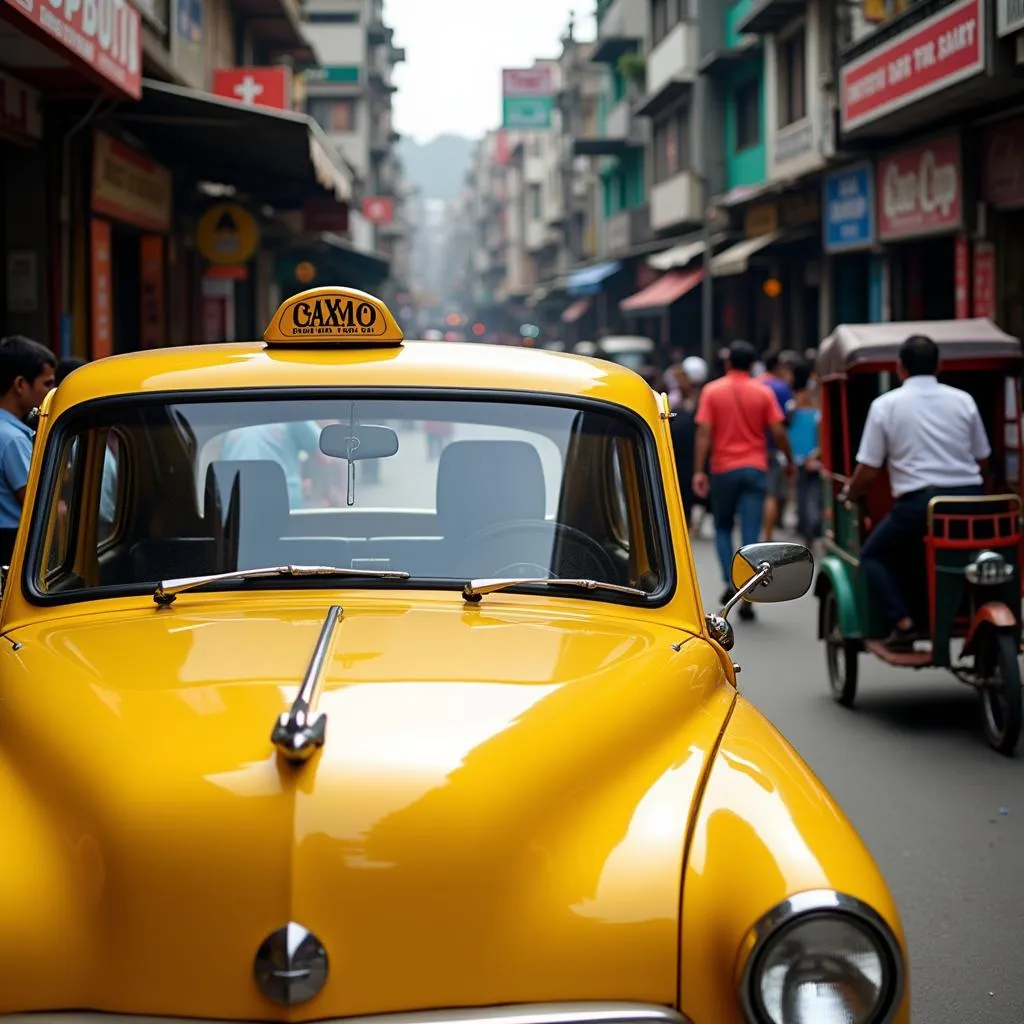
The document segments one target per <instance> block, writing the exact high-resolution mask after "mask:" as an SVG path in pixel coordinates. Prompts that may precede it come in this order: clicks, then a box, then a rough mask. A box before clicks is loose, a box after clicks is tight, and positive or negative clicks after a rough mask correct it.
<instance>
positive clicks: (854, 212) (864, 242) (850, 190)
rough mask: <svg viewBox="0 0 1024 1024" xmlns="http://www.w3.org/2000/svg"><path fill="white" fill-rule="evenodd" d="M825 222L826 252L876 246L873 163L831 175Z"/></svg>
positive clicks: (826, 180) (825, 204) (827, 189)
mask: <svg viewBox="0 0 1024 1024" xmlns="http://www.w3.org/2000/svg"><path fill="white" fill-rule="evenodd" d="M823 221H824V229H825V230H824V247H825V251H826V252H843V251H844V250H847V249H861V248H864V247H866V246H870V245H874V244H875V187H874V175H873V169H872V167H871V164H870V162H868V161H865V162H864V163H861V164H857V165H856V166H855V167H846V168H844V169H843V170H841V171H836V172H835V173H834V174H830V175H828V177H827V178H826V179H825V203H824V217H823Z"/></svg>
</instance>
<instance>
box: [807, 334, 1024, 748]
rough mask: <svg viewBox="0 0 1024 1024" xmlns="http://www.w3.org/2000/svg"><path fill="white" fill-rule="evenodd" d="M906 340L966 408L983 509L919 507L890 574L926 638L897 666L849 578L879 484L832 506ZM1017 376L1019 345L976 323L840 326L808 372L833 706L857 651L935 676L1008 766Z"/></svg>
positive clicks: (1014, 712)
mask: <svg viewBox="0 0 1024 1024" xmlns="http://www.w3.org/2000/svg"><path fill="white" fill-rule="evenodd" d="M913 334H925V335H927V336H928V337H930V338H933V339H934V340H935V342H936V343H937V344H938V346H939V353H940V363H939V380H940V381H942V382H943V383H946V384H949V385H951V386H953V387H957V388H962V389H963V390H965V391H968V392H970V394H971V395H973V396H974V399H975V401H976V402H977V405H978V409H979V410H980V412H981V416H982V420H983V421H984V424H985V430H986V432H987V434H988V438H989V442H990V444H991V446H992V456H991V458H990V460H989V464H988V468H987V472H986V479H985V481H984V486H985V494H984V495H983V496H978V497H970V498H968V497H964V496H962V495H961V496H949V497H944V496H942V495H939V496H937V497H935V498H933V499H932V500H931V502H929V506H928V513H927V525H926V536H925V539H924V544H923V545H922V546H921V549H920V550H913V551H908V552H906V566H905V567H903V569H902V571H901V574H900V578H901V579H902V580H903V581H904V586H905V589H906V591H907V593H906V596H907V598H908V600H909V601H910V604H911V609H912V611H913V612H914V619H915V622H917V623H920V624H925V623H927V625H928V636H927V639H926V640H924V641H923V642H922V643H919V644H916V645H915V649H914V650H912V651H900V652H897V651H894V650H891V649H890V648H888V647H887V646H885V644H883V642H882V640H883V638H884V637H885V636H886V635H887V634H888V631H889V626H890V624H889V623H886V622H884V621H882V616H881V614H880V612H879V610H878V607H877V602H875V601H873V600H872V596H871V595H870V594H869V593H868V590H867V584H866V580H865V579H864V577H863V574H862V573H861V572H860V571H859V556H860V550H861V545H862V544H863V542H864V541H865V540H866V539H867V537H868V535H869V534H870V532H871V530H872V528H873V526H874V524H876V523H878V522H879V521H880V520H881V519H882V517H883V516H885V515H886V513H887V512H888V511H889V508H890V506H891V505H892V497H891V492H890V488H889V477H888V473H887V472H886V470H885V469H883V470H882V471H881V472H880V473H879V474H878V476H877V477H876V478H875V480H874V481H873V484H872V488H871V490H870V491H869V492H868V494H867V495H865V496H864V498H863V499H862V500H861V501H859V502H858V503H856V505H853V504H848V503H846V502H845V501H840V500H839V493H840V491H841V490H842V488H843V486H844V485H845V484H846V483H847V482H848V480H849V477H850V476H851V475H852V473H853V470H854V467H855V465H856V455H857V448H858V446H859V444H860V438H861V433H862V431H863V429H864V424H865V421H866V418H867V413H868V407H869V406H870V405H871V402H872V401H873V400H874V399H875V398H877V397H878V396H879V395H880V394H882V393H884V392H885V391H888V390H889V389H891V388H893V387H898V386H899V377H898V376H897V366H898V352H899V348H900V345H901V344H902V343H903V342H904V341H905V340H906V339H907V338H908V337H909V336H910V335H913ZM1021 364H1022V353H1021V343H1020V341H1019V339H1017V338H1014V337H1011V336H1010V335H1008V334H1005V333H1004V332H1003V331H1001V330H1000V329H999V328H998V327H996V326H995V325H994V324H993V323H992V322H991V321H989V320H986V319H972V320H947V321H927V322H921V323H874V324H843V325H841V326H839V327H837V328H836V329H835V331H834V332H833V333H832V334H831V335H830V336H829V337H828V338H827V339H826V340H825V341H824V342H823V343H822V345H821V347H820V348H819V351H818V358H817V372H818V378H819V381H820V387H821V431H820V441H821V460H822V502H823V506H824V507H823V514H824V515H823V533H824V537H823V543H824V549H825V550H824V558H823V559H822V561H821V569H820V572H819V575H818V578H817V580H816V582H815V589H814V593H815V596H816V597H817V598H818V602H819V604H818V608H819V610H818V637H819V639H821V640H823V641H824V643H825V654H826V661H827V667H828V678H829V683H830V685H831V688H832V693H833V696H834V697H835V699H836V700H837V701H838V702H839V703H840V704H843V705H845V706H847V707H851V706H852V705H853V703H854V700H855V698H856V694H857V665H858V657H859V655H860V654H861V652H862V651H868V652H870V653H871V654H873V655H875V656H877V657H878V658H881V659H882V660H883V661H885V662H887V663H888V664H890V665H893V666H896V667H905V668H915V669H921V668H945V669H949V670H950V671H951V672H952V673H953V674H954V675H955V676H956V678H957V679H959V680H960V681H961V682H964V683H967V684H969V685H971V686H973V687H975V688H976V689H977V690H978V692H979V694H980V696H981V706H982V712H983V713H982V727H983V729H984V732H985V736H986V739H987V740H988V742H989V744H991V746H992V747H993V748H994V749H996V750H998V751H999V752H1000V753H1003V754H1008V755H1009V754H1012V753H1013V751H1014V749H1015V747H1016V745H1017V741H1018V739H1019V737H1020V732H1021V675H1020V663H1019V660H1018V656H1019V652H1020V644H1021V577H1022V573H1021V567H1022V564H1024V512H1022V501H1021V405H1020V393H1021V392H1020V376H1021ZM922 632H923V630H922Z"/></svg>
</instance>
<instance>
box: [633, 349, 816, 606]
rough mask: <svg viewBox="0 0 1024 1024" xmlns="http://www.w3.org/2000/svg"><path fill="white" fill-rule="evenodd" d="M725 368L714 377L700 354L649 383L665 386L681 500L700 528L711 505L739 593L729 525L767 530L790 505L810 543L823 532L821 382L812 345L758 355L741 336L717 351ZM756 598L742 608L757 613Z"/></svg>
mask: <svg viewBox="0 0 1024 1024" xmlns="http://www.w3.org/2000/svg"><path fill="white" fill-rule="evenodd" d="M720 359H721V362H722V369H723V370H724V373H723V374H722V375H721V376H720V377H718V378H717V379H715V380H709V377H710V368H709V367H708V365H707V363H706V362H705V360H703V359H701V358H700V357H699V356H688V357H687V358H685V359H683V360H682V361H681V362H679V363H676V364H675V365H673V366H671V367H670V368H669V369H668V371H667V372H666V373H665V375H664V377H663V379H658V378H657V377H656V376H654V375H653V374H652V375H650V376H649V380H650V382H651V384H652V385H653V386H655V387H659V388H664V390H665V391H666V392H667V394H668V398H669V404H670V406H671V409H672V412H673V414H674V415H673V417H672V428H671V429H672V442H673V446H674V450H675V459H676V471H677V475H678V477H679V486H680V490H681V492H682V498H683V507H684V508H685V509H686V510H687V513H688V515H689V517H690V527H691V530H693V531H694V532H697V533H699V532H700V530H701V527H702V525H703V523H704V520H705V518H706V516H707V515H708V514H710V515H711V516H712V518H713V520H714V527H715V546H716V550H717V553H718V558H719V562H720V564H721V570H722V578H723V581H724V583H725V590H724V593H723V595H722V600H723V601H727V600H728V599H729V598H730V597H731V596H732V594H733V589H732V583H731V577H730V567H731V564H732V556H733V552H734V551H735V549H736V548H735V542H734V538H733V534H734V531H735V527H736V521H737V519H738V520H739V526H740V541H741V543H742V544H753V543H756V542H757V541H758V540H760V539H764V540H771V539H772V537H773V536H774V534H775V531H776V530H777V529H778V528H779V526H780V525H781V523H782V520H783V515H784V513H785V511H786V510H787V508H789V507H791V506H792V507H793V508H794V509H795V511H796V525H797V532H798V534H799V535H800V537H801V538H802V539H803V540H804V542H805V543H807V544H813V543H814V541H815V540H816V539H817V538H818V537H819V536H820V535H821V464H820V461H819V457H820V452H819V450H818V423H819V419H820V413H819V409H818V387H817V379H816V377H815V373H814V364H813V361H812V359H811V354H809V353H808V354H800V353H798V352H795V351H792V350H783V351H781V352H773V353H769V354H768V355H766V356H765V357H764V359H763V361H759V360H758V357H757V353H756V351H755V349H754V347H753V346H752V345H750V344H749V343H748V342H745V341H735V342H733V343H732V344H731V345H730V346H729V347H728V348H727V349H723V350H722V352H721V353H720ZM754 614H755V613H754V608H753V605H750V604H748V603H746V602H744V603H743V605H742V606H741V608H740V615H741V617H743V618H745V619H751V618H753V617H754Z"/></svg>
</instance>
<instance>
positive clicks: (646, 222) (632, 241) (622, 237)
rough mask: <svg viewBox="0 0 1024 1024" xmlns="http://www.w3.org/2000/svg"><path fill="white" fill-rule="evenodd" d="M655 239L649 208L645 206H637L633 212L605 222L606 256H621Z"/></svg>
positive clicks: (624, 213) (618, 214) (621, 214)
mask: <svg viewBox="0 0 1024 1024" xmlns="http://www.w3.org/2000/svg"><path fill="white" fill-rule="evenodd" d="M653 237H654V232H653V231H652V230H651V210H650V207H649V206H647V205H646V204H645V205H643V206H635V207H633V209H631V210H623V211H622V212H621V213H617V214H615V216H614V217H609V218H608V220H606V221H605V228H604V248H605V253H604V255H606V256H617V255H621V254H623V253H625V252H628V251H629V250H630V249H632V248H633V247H634V246H637V245H643V244H644V243H645V242H649V241H650V240H651V239H652V238H653Z"/></svg>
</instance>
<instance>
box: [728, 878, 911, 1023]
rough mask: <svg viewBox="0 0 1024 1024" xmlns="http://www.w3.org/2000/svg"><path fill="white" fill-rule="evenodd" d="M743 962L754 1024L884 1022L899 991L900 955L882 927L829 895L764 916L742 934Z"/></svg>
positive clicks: (810, 896) (846, 900)
mask: <svg viewBox="0 0 1024 1024" xmlns="http://www.w3.org/2000/svg"><path fill="white" fill-rule="evenodd" d="M744 954H745V955H744ZM741 965H742V976H741V986H742V988H741V997H742V1000H743V1004H744V1007H745V1009H746V1012H747V1016H748V1018H749V1019H750V1020H751V1021H752V1022H754V1024H886V1022H888V1021H889V1020H891V1019H892V1015H893V1014H894V1013H895V1012H896V1009H897V1007H898V1006H899V999H900V995H901V992H902V985H903V957H902V954H901V952H900V948H899V945H898V943H897V941H896V938H895V936H894V935H893V934H892V932H891V931H890V929H889V927H888V925H886V923H885V922H884V921H883V920H882V919H881V917H879V915H878V914H876V913H875V911H873V910H872V909H871V908H870V907H868V906H866V905H865V904H863V903H861V902H860V901H859V900H856V899H854V898H853V897H851V896H845V895H843V894H841V893H836V892H831V891H828V890H825V891H818V892H806V893H801V894H799V895H798V896H795V897H793V898H792V899H790V900H787V901H786V902H785V903H782V904H780V905H779V906H778V907H776V908H775V909H774V910H771V911H769V913H768V914H766V915H765V916H764V917H763V918H762V919H761V920H760V921H759V922H758V923H757V924H756V925H755V926H754V928H753V929H751V932H750V934H749V935H748V936H747V939H746V941H745V942H744V945H743V949H742V951H741Z"/></svg>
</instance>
